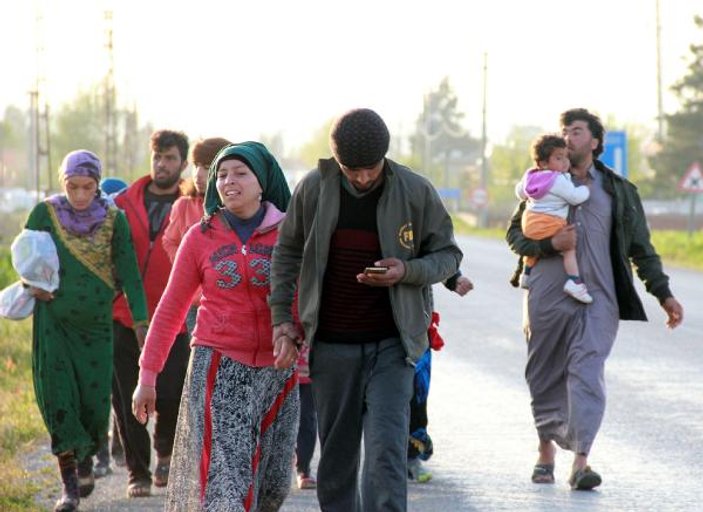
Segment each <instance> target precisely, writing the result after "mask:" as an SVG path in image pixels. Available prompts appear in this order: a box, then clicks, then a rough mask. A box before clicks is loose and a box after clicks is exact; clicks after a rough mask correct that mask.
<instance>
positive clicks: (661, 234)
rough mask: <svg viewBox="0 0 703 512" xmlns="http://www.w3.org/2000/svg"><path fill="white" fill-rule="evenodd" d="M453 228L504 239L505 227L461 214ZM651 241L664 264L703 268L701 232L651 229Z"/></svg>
mask: <svg viewBox="0 0 703 512" xmlns="http://www.w3.org/2000/svg"><path fill="white" fill-rule="evenodd" d="M452 221H453V222H454V230H455V231H456V233H457V234H460V235H473V236H482V237H486V238H494V239H498V240H504V239H505V230H506V228H507V224H506V227H505V228H488V229H481V228H476V227H473V226H472V225H471V223H470V222H469V221H467V220H466V218H464V217H462V216H452ZM652 243H653V244H654V247H656V249H657V252H658V253H659V255H660V256H661V258H662V260H663V261H664V266H665V267H666V266H674V267H680V268H688V269H692V270H703V232H700V231H697V232H694V233H692V234H691V235H690V236H689V234H688V233H687V232H685V231H664V230H654V231H652Z"/></svg>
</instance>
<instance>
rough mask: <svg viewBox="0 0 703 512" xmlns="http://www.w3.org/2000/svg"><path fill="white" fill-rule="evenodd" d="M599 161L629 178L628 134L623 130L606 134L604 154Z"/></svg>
mask: <svg viewBox="0 0 703 512" xmlns="http://www.w3.org/2000/svg"><path fill="white" fill-rule="evenodd" d="M598 159H599V160H600V161H601V162H603V163H604V164H605V165H607V166H608V167H610V168H611V169H612V170H614V171H615V172H616V173H618V174H619V175H620V176H623V177H625V178H627V133H625V131H623V130H619V131H612V132H608V133H606V134H605V145H604V147H603V153H602V154H601V155H600V157H599V158H598Z"/></svg>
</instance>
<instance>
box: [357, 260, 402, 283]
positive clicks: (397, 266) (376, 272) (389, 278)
mask: <svg viewBox="0 0 703 512" xmlns="http://www.w3.org/2000/svg"><path fill="white" fill-rule="evenodd" d="M404 275H405V264H404V263H403V261H402V260H399V259H398V258H384V259H382V260H379V261H376V262H374V264H373V266H372V267H366V268H365V269H364V271H363V272H362V273H361V274H357V275H356V280H357V281H359V282H360V283H362V284H366V285H369V286H386V287H388V286H393V285H394V284H396V283H397V282H398V281H400V280H401V279H403V276H404Z"/></svg>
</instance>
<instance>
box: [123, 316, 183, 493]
mask: <svg viewBox="0 0 703 512" xmlns="http://www.w3.org/2000/svg"><path fill="white" fill-rule="evenodd" d="M113 331H114V344H115V349H114V357H113V369H114V373H113V378H112V407H113V410H114V412H115V419H116V420H117V428H118V430H119V434H120V440H121V441H122V446H123V447H124V453H125V461H126V463H127V470H128V472H129V483H133V482H137V481H149V482H150V481H151V471H150V470H149V466H150V463H151V443H150V441H149V432H148V431H147V429H146V425H142V424H141V423H139V422H138V421H137V419H136V418H135V417H134V415H133V414H132V393H134V388H136V387H137V381H138V379H139V355H140V352H139V346H138V345H137V337H136V336H135V334H134V331H133V330H132V329H131V328H129V327H125V326H124V325H122V324H121V323H119V322H113ZM189 341H190V340H189V337H188V334H186V333H183V334H179V335H178V336H177V337H176V341H175V343H174V344H173V347H172V348H171V352H170V353H169V355H168V359H167V360H166V365H165V366H164V369H163V371H162V372H161V373H160V374H159V377H158V379H157V380H156V415H155V423H154V449H155V450H156V454H157V455H158V456H159V457H168V456H170V455H171V451H172V450H173V438H174V436H175V433H176V421H177V420H178V408H179V406H180V403H181V392H182V391H183V380H184V379H185V375H186V370H187V368H188V359H189V357H190V347H189V346H188V344H189Z"/></svg>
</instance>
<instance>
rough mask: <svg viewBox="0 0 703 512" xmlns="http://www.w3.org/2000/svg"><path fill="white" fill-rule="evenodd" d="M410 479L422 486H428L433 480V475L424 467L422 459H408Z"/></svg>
mask: <svg viewBox="0 0 703 512" xmlns="http://www.w3.org/2000/svg"><path fill="white" fill-rule="evenodd" d="M408 478H409V479H410V480H414V481H415V482H418V483H420V484H426V483H427V482H429V481H430V480H432V473H430V472H429V471H427V470H426V469H425V468H424V467H423V466H422V463H421V462H420V459H418V458H414V459H408Z"/></svg>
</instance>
